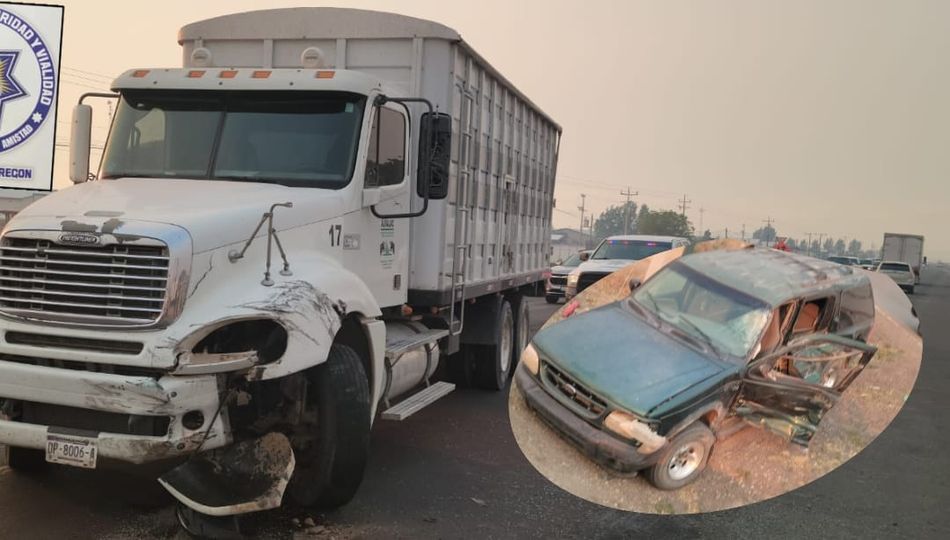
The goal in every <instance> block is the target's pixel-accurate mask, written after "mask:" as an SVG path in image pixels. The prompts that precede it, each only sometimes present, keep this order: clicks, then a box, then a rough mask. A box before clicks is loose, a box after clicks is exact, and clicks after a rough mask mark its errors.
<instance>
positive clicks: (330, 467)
mask: <svg viewBox="0 0 950 540" xmlns="http://www.w3.org/2000/svg"><path fill="white" fill-rule="evenodd" d="M307 383H308V385H307V404H306V410H307V412H308V413H312V414H306V415H305V416H312V417H315V420H316V423H315V424H314V423H312V422H311V423H308V424H304V425H302V427H301V432H299V433H298V434H297V435H298V436H291V438H290V439H291V442H292V443H293V446H294V457H295V458H296V460H297V466H296V469H295V470H294V475H293V477H292V478H291V479H290V484H289V485H288V486H287V494H288V495H289V496H290V499H291V501H293V502H294V503H295V504H297V505H299V506H303V507H319V508H335V507H338V506H342V505H344V504H346V503H347V502H349V501H350V500H351V499H352V498H353V496H354V495H355V494H356V490H357V488H359V486H360V482H362V480H363V471H364V469H365V468H366V460H367V457H368V455H369V432H370V410H371V407H370V393H369V380H368V379H367V378H366V372H365V370H364V369H363V362H362V361H361V359H360V357H359V355H357V354H356V352H355V351H354V350H353V349H351V348H350V347H347V346H345V345H333V346H332V347H331V348H330V354H329V356H328V358H327V361H326V362H324V363H323V364H320V365H319V366H316V367H314V368H312V369H311V370H310V371H309V372H308V373H307Z"/></svg>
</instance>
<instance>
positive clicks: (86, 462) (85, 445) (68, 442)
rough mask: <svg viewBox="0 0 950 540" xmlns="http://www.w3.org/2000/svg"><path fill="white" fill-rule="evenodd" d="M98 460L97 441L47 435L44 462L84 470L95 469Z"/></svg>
mask: <svg viewBox="0 0 950 540" xmlns="http://www.w3.org/2000/svg"><path fill="white" fill-rule="evenodd" d="M98 458H99V441H98V440H97V439H91V438H89V437H77V436H75V435H61V434H58V433H56V434H54V433H48V434H47V435H46V461H48V462H50V463H58V464H60V465H70V466H72V467H82V468H84V469H95V468H96V462H97V460H98Z"/></svg>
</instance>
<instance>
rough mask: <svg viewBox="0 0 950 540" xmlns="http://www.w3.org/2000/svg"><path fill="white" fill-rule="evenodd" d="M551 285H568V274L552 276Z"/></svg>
mask: <svg viewBox="0 0 950 540" xmlns="http://www.w3.org/2000/svg"><path fill="white" fill-rule="evenodd" d="M551 285H567V276H551Z"/></svg>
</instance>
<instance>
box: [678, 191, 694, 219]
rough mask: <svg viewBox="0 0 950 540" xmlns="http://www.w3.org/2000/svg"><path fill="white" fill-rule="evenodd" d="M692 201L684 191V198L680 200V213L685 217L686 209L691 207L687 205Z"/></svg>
mask: <svg viewBox="0 0 950 540" xmlns="http://www.w3.org/2000/svg"><path fill="white" fill-rule="evenodd" d="M691 202H693V201H691V200H689V199H687V198H686V194H685V193H684V194H683V199H682V200H681V201H680V213H681V214H682V215H683V217H686V209H687V208H689V206H687V205H688V204H689V203H691Z"/></svg>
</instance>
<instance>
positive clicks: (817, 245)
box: [810, 240, 821, 255]
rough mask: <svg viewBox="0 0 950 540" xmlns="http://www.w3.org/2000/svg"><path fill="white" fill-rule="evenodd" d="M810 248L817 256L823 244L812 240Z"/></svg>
mask: <svg viewBox="0 0 950 540" xmlns="http://www.w3.org/2000/svg"><path fill="white" fill-rule="evenodd" d="M810 248H811V252H812V253H814V254H815V255H817V254H818V253H819V252H820V251H821V243H819V242H818V240H812V241H811V246H810Z"/></svg>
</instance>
